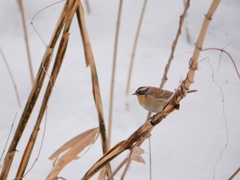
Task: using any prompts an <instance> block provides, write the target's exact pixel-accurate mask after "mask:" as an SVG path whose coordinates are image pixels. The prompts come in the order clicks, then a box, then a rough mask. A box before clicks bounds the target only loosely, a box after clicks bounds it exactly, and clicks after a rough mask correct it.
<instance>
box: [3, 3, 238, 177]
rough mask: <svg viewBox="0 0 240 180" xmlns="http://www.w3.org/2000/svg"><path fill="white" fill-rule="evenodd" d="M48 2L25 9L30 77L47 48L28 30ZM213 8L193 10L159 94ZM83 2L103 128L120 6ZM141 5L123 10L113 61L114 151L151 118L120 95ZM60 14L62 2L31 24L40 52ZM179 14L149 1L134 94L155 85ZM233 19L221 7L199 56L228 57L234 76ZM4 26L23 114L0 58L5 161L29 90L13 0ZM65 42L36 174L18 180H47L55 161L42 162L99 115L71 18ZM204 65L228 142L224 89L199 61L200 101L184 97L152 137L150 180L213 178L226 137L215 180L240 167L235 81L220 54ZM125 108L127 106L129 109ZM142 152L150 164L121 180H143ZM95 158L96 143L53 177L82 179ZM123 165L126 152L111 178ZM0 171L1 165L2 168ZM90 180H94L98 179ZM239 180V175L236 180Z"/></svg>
mask: <svg viewBox="0 0 240 180" xmlns="http://www.w3.org/2000/svg"><path fill="white" fill-rule="evenodd" d="M54 2H56V1H53V0H51V1H49V0H41V1H30V0H23V5H24V8H25V17H26V21H27V28H28V34H29V43H30V48H31V57H32V61H33V69H34V73H35V75H36V73H37V71H38V68H39V65H40V63H41V60H42V57H43V55H44V52H45V46H44V44H43V43H42V41H41V40H40V38H39V36H38V35H37V33H36V32H35V31H34V30H33V28H32V26H31V25H30V22H31V19H32V18H33V16H34V15H35V14H36V13H37V12H38V11H39V10H41V9H43V8H44V7H46V6H48V5H50V4H53V3H54ZM211 2H212V1H209V0H195V1H191V5H190V9H189V11H188V16H187V18H186V20H185V23H184V27H183V32H182V35H181V37H180V39H179V42H178V46H177V49H176V52H175V58H174V61H173V62H172V65H171V68H170V71H169V74H168V78H169V80H168V81H167V83H166V84H165V87H164V88H165V89H168V90H172V91H173V90H174V89H175V88H176V87H177V86H178V84H179V81H180V80H182V79H184V78H185V77H186V73H187V71H188V62H189V59H190V57H191V55H192V52H193V49H194V42H196V40H197V37H198V33H199V31H200V28H201V25H202V22H203V19H204V14H206V13H207V11H208V8H209V6H210V4H211ZM89 3H90V7H91V14H90V15H88V14H86V23H87V27H88V31H89V36H90V40H91V45H92V48H93V52H94V57H95V62H96V66H97V71H98V77H99V83H100V89H101V96H102V102H103V107H104V115H105V120H106V123H107V119H108V109H109V96H110V80H111V71H112V70H111V69H112V60H113V49H114V38H115V30H116V21H117V13H118V5H119V1H116V0H105V1H99V0H90V1H89ZM142 5H143V0H141V1H140V0H128V1H124V2H123V10H122V17H121V27H120V36H119V44H118V54H117V68H116V81H115V94H114V111H113V134H112V135H113V136H112V146H113V145H114V144H116V143H118V142H119V141H122V140H124V139H126V138H127V137H128V136H130V135H131V134H132V133H133V132H134V131H135V130H136V129H137V128H138V127H139V126H141V125H142V124H143V123H144V121H145V119H146V115H147V112H146V111H145V110H144V109H142V107H141V106H140V105H139V104H138V102H137V98H136V97H135V96H131V95H129V96H128V97H126V96H125V90H126V83H127V75H128V70H129V65H130V58H131V53H132V48H133V41H134V38H135V33H136V30H137V25H138V20H139V17H140V13H141V10H142ZM62 6H63V3H59V4H57V5H54V6H51V7H49V8H47V9H46V10H44V11H43V12H41V13H40V14H39V15H38V16H37V17H36V18H35V19H34V21H33V23H34V25H35V27H36V28H37V30H38V32H39V33H40V34H41V36H42V38H43V39H44V41H45V42H46V43H48V42H49V41H50V37H51V35H52V32H53V29H54V27H55V24H56V21H57V19H58V16H59V14H60V12H61V10H62ZM84 7H85V5H84ZM182 12H183V1H180V0H171V1H160V0H149V1H148V4H147V7H146V12H145V16H144V19H143V24H142V29H141V32H140V37H139V41H138V47H137V51H136V56H135V63H134V68H133V74H132V82H131V87H130V92H131V93H133V92H134V91H135V90H136V89H137V88H138V87H139V86H159V85H160V82H161V79H162V76H163V72H164V67H165V64H166V62H167V60H168V57H169V55H170V51H171V44H172V42H173V40H174V38H175V35H176V32H177V28H178V22H179V17H180V15H181V14H182ZM239 20H240V1H238V0H231V1H230V0H228V1H227V0H224V1H222V2H221V4H220V6H219V8H218V9H217V11H216V13H215V14H214V16H213V20H212V21H211V23H210V26H209V29H208V33H207V36H206V39H205V42H204V46H203V48H224V47H225V48H224V49H225V50H226V51H227V52H228V53H229V54H230V55H231V56H232V58H233V59H234V60H235V63H236V65H237V67H238V68H239V69H240V35H239V32H240V23H239ZM0 23H1V26H0V46H1V48H2V50H3V52H4V54H5V56H6V58H7V61H8V63H9V66H10V68H11V70H12V73H13V76H14V78H15V81H16V84H17V88H18V90H19V94H20V98H21V103H22V108H19V107H18V103H17V100H16V96H15V92H14V87H13V84H12V82H11V79H10V76H9V74H8V72H7V68H6V66H5V64H4V61H3V59H2V57H1V58H0V142H1V143H0V150H1V152H2V151H3V148H4V145H5V142H6V139H7V136H8V134H9V131H10V128H11V125H12V121H13V119H14V116H15V113H16V112H17V113H18V114H17V118H16V121H15V124H14V128H13V130H15V129H16V127H17V124H18V121H19V119H20V117H21V113H22V110H23V107H24V106H25V103H26V100H27V98H28V95H29V92H30V90H31V82H30V76H29V69H28V63H27V54H26V49H25V43H24V35H23V30H22V29H23V28H22V21H21V16H20V12H19V9H18V6H17V1H16V0H8V1H6V0H2V1H0ZM186 27H187V28H188V29H189V33H190V37H191V43H190V44H189V43H188V42H187V40H186ZM70 33H71V35H70V41H69V45H68V48H67V52H66V56H65V60H64V62H63V65H62V68H61V71H60V73H59V76H58V78H57V82H56V84H55V87H54V90H53V93H52V96H51V98H50V101H49V104H48V110H47V127H46V133H45V138H44V143H43V147H42V150H41V154H40V157H39V158H38V161H37V163H36V164H35V166H34V168H33V169H32V170H31V171H30V172H29V174H28V175H27V176H26V177H25V178H24V179H29V180H30V179H36V180H38V179H39V180H40V179H45V178H46V177H47V175H48V173H49V172H50V170H51V167H52V162H51V161H49V160H48V157H49V156H50V155H51V154H52V153H53V152H54V151H55V150H56V149H57V148H59V147H60V146H61V145H63V144H64V143H65V142H66V141H68V140H70V139H71V138H73V137H75V136H76V135H78V134H80V133H82V132H84V131H86V130H89V129H91V128H94V127H97V126H98V121H97V113H96V110H95V105H94V101H93V96H92V93H91V89H92V87H91V77H90V69H89V68H86V65H85V59H84V52H83V48H82V42H81V37H80V33H79V30H78V25H77V20H76V17H75V18H74V20H73V24H72V27H71V29H70ZM230 42H231V43H230ZM229 43H230V44H229ZM55 52H56V50H55ZM204 58H205V60H206V61H208V62H209V63H210V64H211V65H212V67H213V70H214V78H215V81H216V82H217V83H218V85H219V86H220V87H221V90H222V92H223V95H224V112H225V114H226V121H227V125H228V133H226V125H225V120H224V114H223V99H222V94H221V90H220V89H219V87H218V86H217V85H216V84H215V83H214V82H213V78H212V73H213V72H212V69H211V66H210V65H209V63H207V62H206V61H203V62H201V63H200V64H199V69H198V71H197V72H196V78H195V83H194V84H193V85H192V86H191V88H192V89H197V90H198V92H197V93H193V94H189V95H188V96H187V97H186V98H184V99H183V100H182V102H181V107H180V110H179V111H175V112H173V113H172V114H171V115H170V116H168V117H167V118H166V119H165V120H164V121H163V122H161V123H160V124H159V125H157V126H156V127H155V128H154V130H153V132H152V139H151V142H152V167H153V170H152V171H153V172H152V175H153V180H159V179H164V180H183V179H184V180H211V179H213V173H214V172H213V171H214V164H215V163H216V161H217V160H218V159H219V157H220V153H221V151H222V150H223V148H224V146H225V144H226V140H227V136H228V144H227V148H226V150H225V151H224V153H223V154H222V158H221V159H220V161H219V162H218V163H217V165H216V167H215V170H216V171H215V175H216V177H215V179H216V180H226V179H228V178H229V177H230V176H231V175H232V174H233V173H234V172H235V171H236V170H237V168H239V166H240V140H239V139H240V103H239V100H240V80H239V78H238V77H237V74H236V71H235V69H234V66H233V64H232V62H231V60H230V58H229V57H228V56H227V55H225V54H223V55H222V59H221V64H220V67H219V70H218V66H219V61H220V52H219V51H205V52H204V53H201V57H200V60H201V59H204ZM49 74H50V71H49ZM46 80H48V77H46ZM46 80H45V81H46ZM45 87H46V83H45V84H44V88H43V89H42V91H41V96H40V97H39V101H38V103H37V105H36V107H35V109H34V112H33V113H32V115H31V118H30V121H29V123H28V124H27V127H26V129H25V131H24V134H23V136H22V138H21V141H20V142H19V145H18V146H17V150H18V152H17V153H16V155H15V158H14V161H13V164H12V167H11V171H10V174H9V176H8V179H13V178H14V177H15V174H16V171H17V167H18V165H19V161H20V159H21V156H22V153H23V152H24V148H25V146H26V143H27V141H28V139H29V136H30V133H31V131H32V129H33V126H34V124H35V120H36V118H37V115H38V110H39V106H40V105H41V103H40V102H41V101H40V100H41V98H42V95H43V92H44V91H43V90H45ZM126 104H128V108H127V106H126ZM44 119H45V117H44ZM43 127H44V121H43V123H42V125H41V129H40V134H39V136H38V140H37V143H36V144H35V147H34V152H33V155H32V157H31V159H30V163H29V166H28V168H27V169H29V168H30V165H31V164H32V163H33V162H34V160H35V159H36V157H37V154H38V151H39V147H40V143H41V139H42V135H43V129H44V128H43ZM12 135H13V133H12ZM12 135H11V138H10V141H11V139H12ZM142 148H143V149H144V150H145V151H146V153H145V154H144V155H143V158H144V159H145V161H146V165H145V164H140V163H136V162H133V163H132V164H131V168H130V170H129V171H128V173H127V176H126V179H127V180H129V179H131V180H132V179H139V180H146V179H149V158H148V152H149V150H148V141H145V143H144V144H143V146H142ZM6 151H7V149H6ZM101 155H102V150H101V143H100V139H98V140H97V142H96V143H95V144H94V145H93V146H92V147H91V149H90V150H89V151H88V152H87V154H85V155H84V156H83V157H82V158H81V159H79V160H76V161H73V162H71V163H70V164H69V165H67V166H66V167H65V168H64V170H63V171H62V172H61V173H60V174H59V176H61V177H64V178H66V179H68V180H76V179H80V178H81V177H82V176H83V175H84V174H85V173H86V171H87V170H88V169H89V168H90V167H91V165H93V164H94V163H95V162H96V161H97V160H98V159H99V158H100V157H101ZM125 156H126V153H123V155H121V156H119V157H118V158H116V159H115V160H114V161H112V162H111V164H112V167H113V169H114V168H115V167H117V165H118V164H119V163H120V162H121V160H122V159H123V158H124V157H125ZM0 163H3V160H2V162H0ZM120 176H121V173H118V174H117V175H116V179H119V178H120ZM92 179H97V176H94V177H93V178H92ZM237 179H238V180H239V179H240V174H238V176H237V177H235V179H234V180H237Z"/></svg>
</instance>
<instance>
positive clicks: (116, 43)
mask: <svg viewBox="0 0 240 180" xmlns="http://www.w3.org/2000/svg"><path fill="white" fill-rule="evenodd" d="M122 4H123V0H120V1H119V8H118V17H117V26H116V34H115V43H114V54H113V65H112V79H111V89H110V102H109V117H108V147H110V143H111V135H112V112H113V96H114V84H115V69H116V62H117V49H118V36H119V29H120V20H121V13H122Z"/></svg>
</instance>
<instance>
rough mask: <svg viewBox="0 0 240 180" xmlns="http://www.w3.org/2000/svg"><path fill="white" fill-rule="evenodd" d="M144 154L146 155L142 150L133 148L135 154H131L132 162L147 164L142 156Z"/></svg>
mask: <svg viewBox="0 0 240 180" xmlns="http://www.w3.org/2000/svg"><path fill="white" fill-rule="evenodd" d="M143 153H145V151H144V150H143V149H142V148H140V147H138V146H135V147H134V148H133V152H132V154H131V160H133V161H136V162H139V163H143V164H146V162H145V160H144V159H143V158H142V156H141V154H143Z"/></svg>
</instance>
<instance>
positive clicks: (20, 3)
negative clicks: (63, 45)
mask: <svg viewBox="0 0 240 180" xmlns="http://www.w3.org/2000/svg"><path fill="white" fill-rule="evenodd" d="M17 2H18V6H19V9H20V12H21V17H22V23H23V32H24V38H25V44H26V49H27V57H28V65H29V70H30V77H31V82H32V86H33V83H34V74H33V67H32V60H31V55H30V48H29V44H28V34H27V26H26V20H25V16H24V8H23V4H22V0H17Z"/></svg>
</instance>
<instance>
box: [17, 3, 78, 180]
mask: <svg viewBox="0 0 240 180" xmlns="http://www.w3.org/2000/svg"><path fill="white" fill-rule="evenodd" d="M69 2H70V3H69V5H70V7H69V8H68V12H67V14H66V21H65V26H64V29H63V34H62V38H61V41H60V44H59V48H58V52H57V55H56V59H55V62H54V66H53V69H52V74H51V77H50V79H49V81H48V86H47V89H46V91H45V94H44V97H43V101H42V105H41V108H40V111H39V114H38V118H37V121H36V124H35V126H34V129H33V132H32V134H31V136H30V138H29V141H28V144H27V146H26V148H25V151H24V154H23V157H22V160H21V163H20V165H19V168H18V172H17V174H16V179H19V178H20V179H21V177H23V175H24V172H25V169H26V167H27V164H28V161H29V159H30V156H31V154H32V150H33V147H34V144H35V142H36V139H37V135H38V132H39V129H40V124H41V122H42V118H43V115H44V112H45V109H46V108H47V104H48V101H49V98H50V96H51V93H52V90H53V87H54V84H55V82H56V79H57V76H58V73H59V71H60V69H61V65H62V62H63V60H64V55H65V52H66V49H67V45H68V39H69V35H70V34H69V29H70V26H71V22H72V19H73V15H74V13H75V12H76V9H77V7H78V3H79V0H75V1H74V0H70V1H69Z"/></svg>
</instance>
